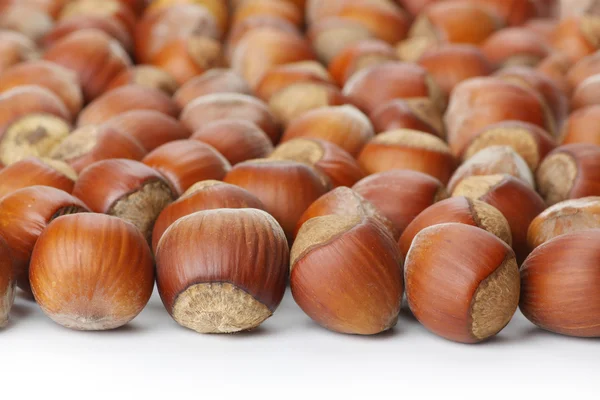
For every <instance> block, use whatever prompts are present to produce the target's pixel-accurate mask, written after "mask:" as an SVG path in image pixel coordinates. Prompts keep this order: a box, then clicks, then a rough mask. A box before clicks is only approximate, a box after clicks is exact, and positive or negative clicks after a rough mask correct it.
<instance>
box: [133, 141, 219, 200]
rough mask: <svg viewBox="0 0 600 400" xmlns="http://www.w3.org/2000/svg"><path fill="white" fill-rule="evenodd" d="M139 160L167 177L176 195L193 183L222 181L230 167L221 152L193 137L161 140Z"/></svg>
mask: <svg viewBox="0 0 600 400" xmlns="http://www.w3.org/2000/svg"><path fill="white" fill-rule="evenodd" d="M142 162H143V163H144V164H146V165H148V166H149V167H152V168H154V169H155V170H157V171H158V172H160V173H161V174H162V175H163V176H164V177H165V178H167V180H168V181H169V183H170V184H171V187H173V188H174V192H175V193H176V194H177V196H180V195H182V194H183V192H185V191H186V190H187V189H188V188H189V187H190V186H192V185H193V184H194V183H196V182H199V181H204V180H207V179H214V180H222V179H223V178H224V177H225V175H226V174H227V172H228V171H229V170H230V169H231V165H230V164H229V162H228V161H227V160H226V159H225V157H223V156H222V155H221V153H219V152H218V151H217V150H215V149H214V148H213V147H212V146H210V145H208V144H205V143H202V142H200V141H196V140H176V141H173V142H169V143H165V144H163V145H162V146H160V147H157V148H156V149H154V150H153V151H152V152H151V153H149V154H148V155H147V156H146V157H144V159H143V160H142Z"/></svg>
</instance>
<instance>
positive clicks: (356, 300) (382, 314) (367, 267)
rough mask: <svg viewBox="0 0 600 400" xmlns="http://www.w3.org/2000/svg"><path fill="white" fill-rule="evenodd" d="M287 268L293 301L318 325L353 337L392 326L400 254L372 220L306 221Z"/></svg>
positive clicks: (397, 299) (399, 299)
mask: <svg viewBox="0 0 600 400" xmlns="http://www.w3.org/2000/svg"><path fill="white" fill-rule="evenodd" d="M290 265H291V277H290V286H291V289H292V295H293V296H294V300H295V301H296V303H297V304H298V305H299V306H300V308H302V310H303V311H304V312H305V313H306V314H307V315H308V316H309V317H311V318H312V319H313V320H314V321H315V322H317V323H318V324H319V325H321V326H323V327H325V328H327V329H329V330H332V331H335V332H340V333H349V334H359V335H373V334H377V333H380V332H383V331H386V330H388V329H391V328H392V327H394V325H396V322H397V320H398V313H399V312H400V305H401V302H402V295H403V282H402V255H401V254H400V252H399V251H398V247H397V246H396V243H395V242H394V239H393V238H392V236H391V235H390V234H389V232H388V230H387V229H386V228H385V227H384V226H383V225H381V224H380V223H379V222H377V221H376V220H373V219H371V218H368V217H364V216H362V215H327V216H324V217H318V218H313V219H311V220H309V221H307V222H306V223H305V224H304V225H303V226H302V228H300V231H299V232H298V237H297V238H296V241H295V243H294V246H293V247H292V251H291V261H290Z"/></svg>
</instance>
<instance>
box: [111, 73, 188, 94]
mask: <svg viewBox="0 0 600 400" xmlns="http://www.w3.org/2000/svg"><path fill="white" fill-rule="evenodd" d="M128 85H139V86H144V87H147V88H150V89H157V90H160V91H162V92H164V93H165V94H167V95H169V96H173V94H175V92H176V91H177V89H179V84H178V83H177V81H176V80H175V78H173V77H172V76H171V75H170V74H169V73H168V72H166V71H163V70H162V69H160V68H157V67H155V66H152V65H136V66H134V67H131V68H128V69H126V70H125V71H123V72H121V74H120V75H117V77H116V78H115V79H113V80H112V81H111V82H110V85H108V88H107V91H110V90H113V89H115V88H118V87H122V86H128Z"/></svg>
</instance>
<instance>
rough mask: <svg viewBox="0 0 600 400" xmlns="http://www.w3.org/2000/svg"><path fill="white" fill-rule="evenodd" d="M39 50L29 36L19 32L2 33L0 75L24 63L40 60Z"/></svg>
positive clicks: (0, 32)
mask: <svg viewBox="0 0 600 400" xmlns="http://www.w3.org/2000/svg"><path fill="white" fill-rule="evenodd" d="M39 56H40V54H39V50H38V49H37V47H36V45H35V43H34V42H33V41H32V40H31V39H29V38H28V37H27V36H25V35H22V34H20V33H17V32H11V31H0V73H1V72H3V71H5V70H7V69H8V68H10V67H12V66H13V65H16V64H19V63H21V62H24V61H31V60H35V59H37V58H39Z"/></svg>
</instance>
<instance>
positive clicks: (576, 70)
mask: <svg viewBox="0 0 600 400" xmlns="http://www.w3.org/2000/svg"><path fill="white" fill-rule="evenodd" d="M563 72H564V71H563ZM597 74H600V53H598V52H596V53H592V54H590V55H588V56H585V57H583V58H582V59H581V60H579V61H578V62H576V63H575V64H573V65H572V66H571V67H570V68H569V69H568V71H567V73H566V78H567V82H568V83H569V89H575V88H577V87H578V86H579V85H580V84H581V83H582V82H583V81H585V80H586V79H587V78H589V77H591V76H594V75H597Z"/></svg>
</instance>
